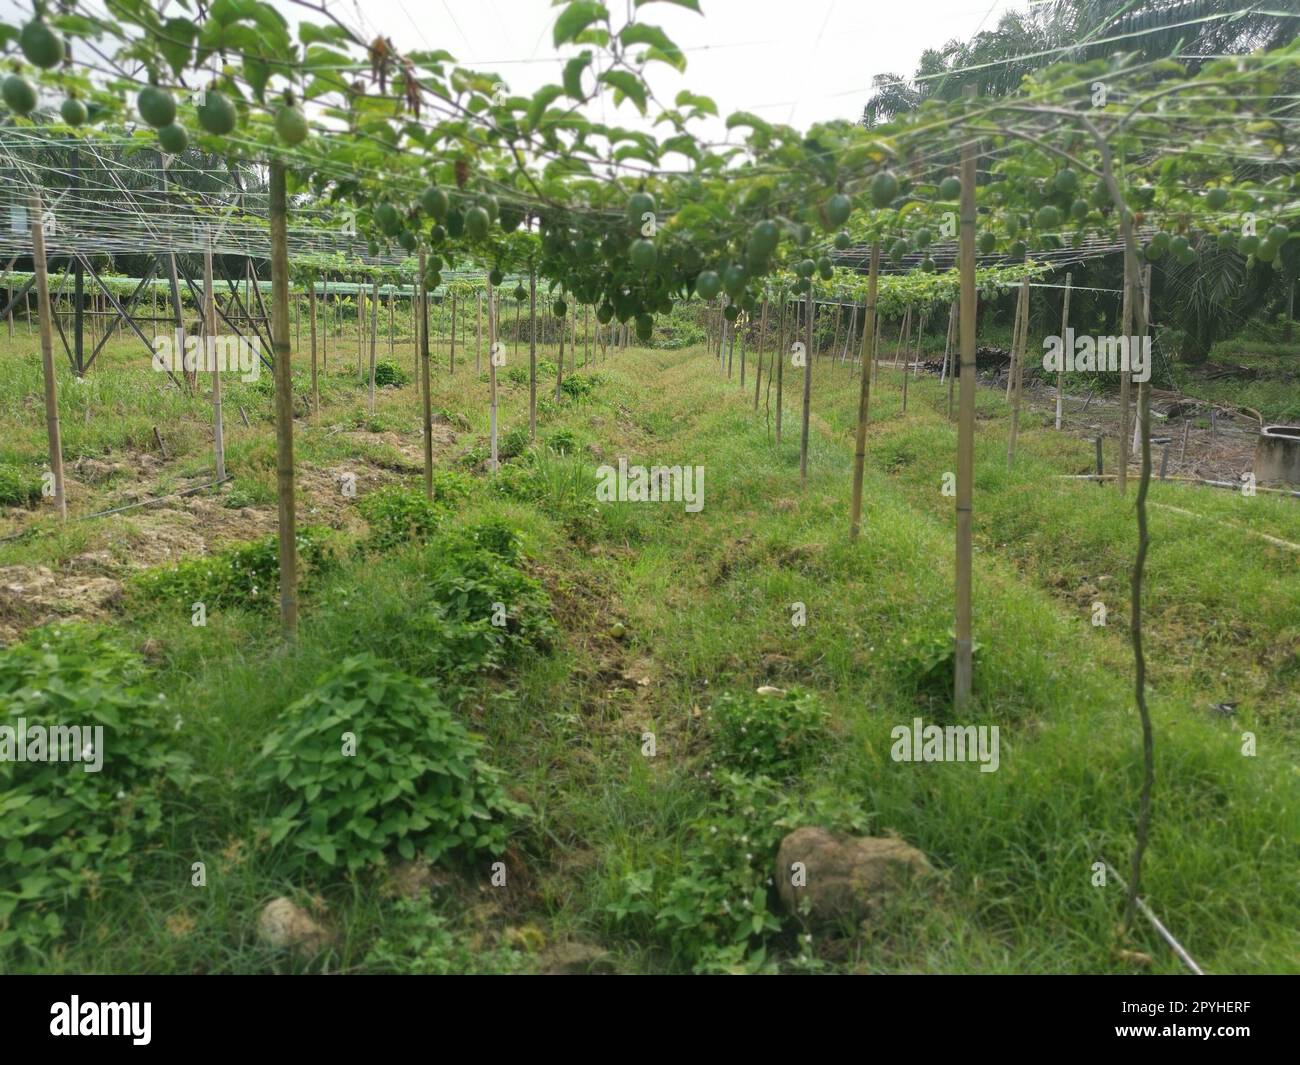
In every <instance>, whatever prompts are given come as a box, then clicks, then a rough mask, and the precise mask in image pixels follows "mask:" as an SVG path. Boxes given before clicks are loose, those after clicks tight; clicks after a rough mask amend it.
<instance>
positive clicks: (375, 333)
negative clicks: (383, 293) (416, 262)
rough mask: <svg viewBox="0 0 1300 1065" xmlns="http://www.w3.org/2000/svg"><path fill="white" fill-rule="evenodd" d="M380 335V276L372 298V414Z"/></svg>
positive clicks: (376, 279)
mask: <svg viewBox="0 0 1300 1065" xmlns="http://www.w3.org/2000/svg"><path fill="white" fill-rule="evenodd" d="M378 337H379V278H378V277H376V278H375V280H374V295H372V296H371V298H370V415H371V417H374V414H375V345H376V343H377V340H378Z"/></svg>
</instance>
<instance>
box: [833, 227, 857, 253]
mask: <svg viewBox="0 0 1300 1065" xmlns="http://www.w3.org/2000/svg"><path fill="white" fill-rule="evenodd" d="M852 246H853V238H851V237H850V236H849V235H848V233H847V232H845V231H844V230H843V229H841V230H840V231H839V232H838V233H836V234H835V249H836V251H848V250H849V248H851V247H852Z"/></svg>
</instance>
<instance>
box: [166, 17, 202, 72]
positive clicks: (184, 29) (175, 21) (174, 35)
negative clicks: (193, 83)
mask: <svg viewBox="0 0 1300 1065" xmlns="http://www.w3.org/2000/svg"><path fill="white" fill-rule="evenodd" d="M198 35H199V28H198V27H197V26H196V25H194V23H193V22H191V21H190V20H189V19H187V18H169V19H168V20H167V21H166V23H164V25H163V30H162V33H161V34H159V36H158V50H159V51H160V52H162V54H163V58H164V59H166V60H167V64H168V65H169V66H170V67H171V68H172V72H173V73H174V74H176V76H177V77H179V76H180V73H181V71H182V70H184V69H185V68H186V67H187V66H188V65H189V62H190V53H191V52H192V51H193V50H194V38H195V37H197V36H198Z"/></svg>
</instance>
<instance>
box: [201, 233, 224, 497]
mask: <svg viewBox="0 0 1300 1065" xmlns="http://www.w3.org/2000/svg"><path fill="white" fill-rule="evenodd" d="M214 289H215V286H214V284H213V280H212V236H211V234H209V235H208V241H207V244H206V246H205V247H204V249H203V333H204V337H203V349H204V350H203V357H204V361H205V362H207V363H208V364H209V365H208V369H209V370H211V371H212V452H213V465H214V466H215V467H216V469H215V473H216V479H217V480H218V481H224V480H225V479H226V434H225V428H224V426H223V425H222V420H221V363H220V362H219V361H218V360H217V297H216V292H215V291H214Z"/></svg>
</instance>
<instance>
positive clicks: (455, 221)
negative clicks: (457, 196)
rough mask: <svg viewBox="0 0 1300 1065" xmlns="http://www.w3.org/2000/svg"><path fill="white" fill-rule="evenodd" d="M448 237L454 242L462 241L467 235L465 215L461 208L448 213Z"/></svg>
mask: <svg viewBox="0 0 1300 1065" xmlns="http://www.w3.org/2000/svg"><path fill="white" fill-rule="evenodd" d="M447 235H448V236H449V237H451V239H452V240H460V238H461V237H463V236H464V235H465V213H464V212H463V211H462V210H461V209H460V208H459V207H453V208H451V209H450V210H449V211H448V212H447Z"/></svg>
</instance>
